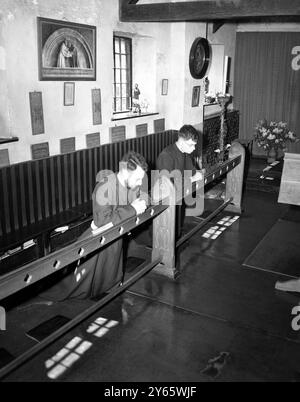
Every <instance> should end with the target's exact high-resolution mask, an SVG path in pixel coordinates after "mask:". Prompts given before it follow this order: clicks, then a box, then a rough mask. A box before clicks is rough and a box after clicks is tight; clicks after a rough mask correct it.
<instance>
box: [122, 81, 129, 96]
mask: <svg viewBox="0 0 300 402" xmlns="http://www.w3.org/2000/svg"><path fill="white" fill-rule="evenodd" d="M128 95H129V94H128V85H126V84H123V85H122V96H128Z"/></svg>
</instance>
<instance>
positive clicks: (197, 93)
mask: <svg viewBox="0 0 300 402" xmlns="http://www.w3.org/2000/svg"><path fill="white" fill-rule="evenodd" d="M199 99H200V86H196V87H193V94H192V107H195V106H199Z"/></svg>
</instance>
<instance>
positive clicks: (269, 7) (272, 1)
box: [119, 0, 300, 22]
mask: <svg viewBox="0 0 300 402" xmlns="http://www.w3.org/2000/svg"><path fill="white" fill-rule="evenodd" d="M137 3H138V0H137V1H136V0H119V4H120V20H121V21H124V22H125V21H127V22H171V21H174V22H175V21H203V22H206V21H211V22H213V21H217V20H227V21H230V20H231V21H232V20H245V19H249V18H251V19H253V18H258V19H260V20H261V19H263V18H270V17H271V18H278V19H279V18H280V17H283V18H291V17H292V18H293V19H294V20H298V19H299V21H300V1H299V0H216V1H207V0H206V1H187V2H175V3H155V4H137Z"/></svg>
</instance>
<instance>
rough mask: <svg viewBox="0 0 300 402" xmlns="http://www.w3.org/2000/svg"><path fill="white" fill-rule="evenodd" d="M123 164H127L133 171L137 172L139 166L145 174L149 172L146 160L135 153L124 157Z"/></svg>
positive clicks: (132, 152) (130, 152)
mask: <svg viewBox="0 0 300 402" xmlns="http://www.w3.org/2000/svg"><path fill="white" fill-rule="evenodd" d="M121 162H125V163H127V165H126V167H127V169H128V170H131V171H133V170H136V168H137V167H138V166H139V167H141V168H142V169H143V170H144V171H145V172H147V170H148V164H147V162H146V159H145V158H144V157H143V156H142V155H141V154H139V153H138V152H135V151H129V152H127V154H125V155H124V156H123V158H122V160H121Z"/></svg>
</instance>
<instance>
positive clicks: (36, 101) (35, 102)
mask: <svg viewBox="0 0 300 402" xmlns="http://www.w3.org/2000/svg"><path fill="white" fill-rule="evenodd" d="M29 102H30V113H31V127H32V134H33V135H38V134H44V132H45V128H44V114H43V102H42V92H30V93H29Z"/></svg>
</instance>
